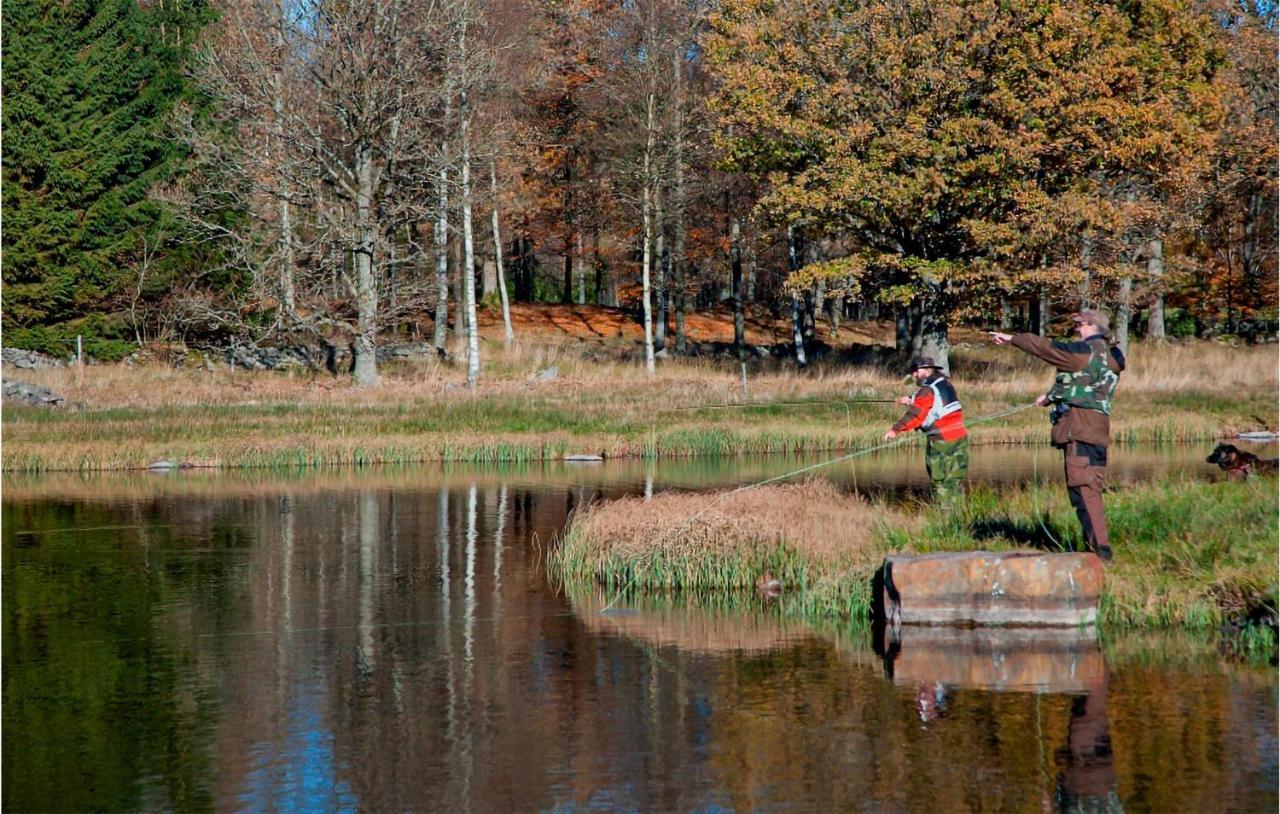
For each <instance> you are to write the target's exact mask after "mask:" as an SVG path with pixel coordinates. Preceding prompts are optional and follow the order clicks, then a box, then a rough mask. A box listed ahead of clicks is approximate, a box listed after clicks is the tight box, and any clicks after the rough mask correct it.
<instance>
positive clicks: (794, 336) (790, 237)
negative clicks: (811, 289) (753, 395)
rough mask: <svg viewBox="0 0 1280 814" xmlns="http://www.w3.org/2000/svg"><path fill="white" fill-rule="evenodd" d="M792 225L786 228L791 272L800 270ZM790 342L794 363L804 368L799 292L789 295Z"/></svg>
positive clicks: (798, 254)
mask: <svg viewBox="0 0 1280 814" xmlns="http://www.w3.org/2000/svg"><path fill="white" fill-rule="evenodd" d="M796 232H797V230H796V227H795V226H794V225H788V226H787V265H788V267H789V268H790V270H791V271H792V272H795V271H798V270H799V269H800V236H799V235H798V234H797V233H796ZM791 341H792V342H793V343H794V344H795V348H796V363H797V364H798V365H800V367H804V366H805V365H806V364H808V363H809V360H808V357H807V356H806V354H805V352H804V351H805V349H804V303H803V302H802V301H801V299H800V294H799V292H796V291H794V290H793V291H792V293H791Z"/></svg>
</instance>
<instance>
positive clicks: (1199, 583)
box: [551, 479, 1280, 630]
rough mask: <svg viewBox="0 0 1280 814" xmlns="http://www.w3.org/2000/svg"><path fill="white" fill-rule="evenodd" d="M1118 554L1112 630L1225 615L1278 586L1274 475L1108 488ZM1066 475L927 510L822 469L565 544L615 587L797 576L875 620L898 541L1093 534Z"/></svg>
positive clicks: (558, 558)
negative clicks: (838, 481) (830, 480)
mask: <svg viewBox="0 0 1280 814" xmlns="http://www.w3.org/2000/svg"><path fill="white" fill-rule="evenodd" d="M1106 502H1107V516H1108V521H1109V524H1110V528H1111V535H1112V540H1113V546H1114V548H1115V551H1116V559H1115V561H1114V562H1113V563H1112V564H1111V565H1109V566H1108V568H1107V572H1106V583H1105V587H1104V591H1103V595H1102V599H1101V618H1102V622H1103V624H1104V626H1106V627H1108V628H1112V629H1121V628H1142V627H1182V628H1189V629H1202V630H1203V629H1209V628H1214V627H1216V626H1218V625H1221V624H1224V623H1227V622H1230V621H1233V620H1236V619H1240V618H1244V617H1247V616H1248V614H1249V612H1250V611H1252V610H1255V609H1257V608H1259V607H1261V606H1263V605H1265V604H1269V605H1270V607H1272V608H1274V607H1275V605H1276V600H1277V550H1276V539H1277V534H1278V533H1280V529H1278V525H1277V510H1278V508H1280V507H1278V505H1277V492H1276V482H1275V480H1274V479H1260V480H1256V481H1252V482H1248V483H1235V482H1227V483H1217V484H1205V483H1192V482H1186V483H1181V482H1179V483H1167V484H1158V485H1147V486H1142V487H1138V488H1135V489H1130V490H1126V491H1124V492H1117V493H1114V494H1110V495H1108V496H1107V498H1106ZM1079 537H1080V532H1079V526H1078V523H1077V522H1076V520H1075V515H1074V513H1073V512H1072V510H1071V507H1070V506H1069V504H1068V503H1067V500H1066V496H1065V490H1063V489H1062V488H1061V487H1047V486H1046V487H1040V488H1029V489H1025V490H1020V491H1013V492H1011V493H1010V492H1001V493H999V494H996V493H994V492H990V491H987V490H978V491H977V492H975V493H974V494H972V495H970V496H969V498H968V500H967V501H965V502H964V503H963V504H961V505H949V506H946V507H927V508H924V509H923V510H920V511H912V510H911V509H909V508H894V507H890V506H885V505H878V504H872V503H869V502H867V501H865V500H863V499H861V498H858V497H856V496H848V495H842V494H840V493H839V492H838V491H837V490H836V489H835V488H834V487H832V486H830V485H829V484H826V483H824V482H821V481H812V482H808V483H805V484H799V485H787V486H772V487H761V488H759V489H753V490H748V491H743V492H737V493H733V494H729V495H727V496H724V494H723V493H721V494H720V495H706V494H702V495H698V494H675V495H659V496H657V497H655V498H653V499H652V500H650V501H648V502H645V501H642V500H639V499H628V500H623V501H617V502H614V503H609V504H604V505H600V506H594V507H591V508H589V509H587V510H585V511H582V512H580V513H579V514H578V515H577V516H576V517H575V518H574V521H573V523H572V524H571V526H570V527H569V529H568V531H567V532H566V535H565V538H564V540H563V541H562V543H561V545H559V546H558V547H557V548H556V549H555V550H554V551H553V553H552V555H551V562H552V566H553V568H554V570H555V572H556V573H557V574H558V575H559V576H560V577H561V578H562V579H564V580H566V581H568V582H571V583H579V584H581V583H588V582H598V583H602V584H604V585H605V586H606V588H607V589H608V590H611V591H614V592H617V591H622V590H658V591H661V590H683V591H711V592H714V591H726V590H740V589H748V588H750V587H751V586H752V585H753V584H754V582H755V580H756V578H757V577H758V576H759V575H760V574H761V573H762V572H764V571H765V570H769V571H772V573H773V574H774V575H775V576H777V577H778V578H779V579H781V580H782V582H783V584H784V586H785V588H784V596H785V602H786V607H787V610H788V611H789V612H794V613H798V614H800V615H803V616H808V617H814V618H840V619H849V620H851V621H853V622H855V623H856V622H859V621H862V620H866V619H867V617H868V614H869V611H870V607H871V581H872V576H873V574H874V572H875V570H876V568H877V567H878V566H879V564H880V563H881V562H882V560H883V558H884V556H885V554H887V553H889V552H891V551H896V552H904V553H925V552H931V551H970V550H976V549H986V550H1007V549H1012V548H1016V547H1019V546H1024V545H1034V546H1037V547H1042V548H1050V549H1053V548H1058V547H1071V546H1074V545H1078V544H1079Z"/></svg>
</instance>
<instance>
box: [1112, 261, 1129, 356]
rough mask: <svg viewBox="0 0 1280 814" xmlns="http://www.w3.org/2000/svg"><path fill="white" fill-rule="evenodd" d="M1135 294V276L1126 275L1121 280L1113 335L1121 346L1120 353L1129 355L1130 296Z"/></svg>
mask: <svg viewBox="0 0 1280 814" xmlns="http://www.w3.org/2000/svg"><path fill="white" fill-rule="evenodd" d="M1132 293H1133V276H1132V275H1129V274H1126V275H1125V276H1124V277H1123V278H1122V279H1121V280H1120V301H1119V303H1118V304H1117V305H1116V318H1115V322H1114V323H1113V324H1112V326H1111V329H1112V331H1111V335H1112V339H1114V341H1115V343H1116V344H1117V345H1119V346H1120V352H1121V353H1123V354H1125V355H1126V356H1127V355H1128V354H1129V308H1130V303H1129V299H1130V295H1132Z"/></svg>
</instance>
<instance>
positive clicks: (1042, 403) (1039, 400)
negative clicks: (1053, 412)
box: [1036, 395, 1049, 407]
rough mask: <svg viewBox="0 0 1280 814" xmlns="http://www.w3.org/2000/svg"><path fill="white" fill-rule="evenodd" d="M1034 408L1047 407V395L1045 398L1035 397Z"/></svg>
mask: <svg viewBox="0 0 1280 814" xmlns="http://www.w3.org/2000/svg"><path fill="white" fill-rule="evenodd" d="M1036 406H1037V407H1047V406H1049V397H1048V396H1047V395H1046V396H1036Z"/></svg>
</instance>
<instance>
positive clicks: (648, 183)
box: [641, 82, 656, 376]
mask: <svg viewBox="0 0 1280 814" xmlns="http://www.w3.org/2000/svg"><path fill="white" fill-rule="evenodd" d="M651 84H652V82H651ZM655 96H656V94H655V93H654V91H653V89H652V87H650V90H649V101H648V111H647V114H646V118H645V131H646V137H645V145H644V177H643V180H642V185H643V191H642V193H641V195H642V199H643V200H642V202H641V209H642V210H643V212H642V217H643V219H644V252H643V253H644V261H643V264H642V266H641V283H642V285H641V288H642V290H643V297H644V303H643V305H644V367H645V370H646V371H648V373H649V375H650V376H652V375H654V373H655V372H656V367H655V365H654V362H653V305H652V303H651V301H650V299H649V297H650V291H649V274H650V267H651V265H652V263H653V179H652V178H651V175H652V165H653V147H654V113H655V111H654V104H655V101H656V100H655V98H654V97H655Z"/></svg>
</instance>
